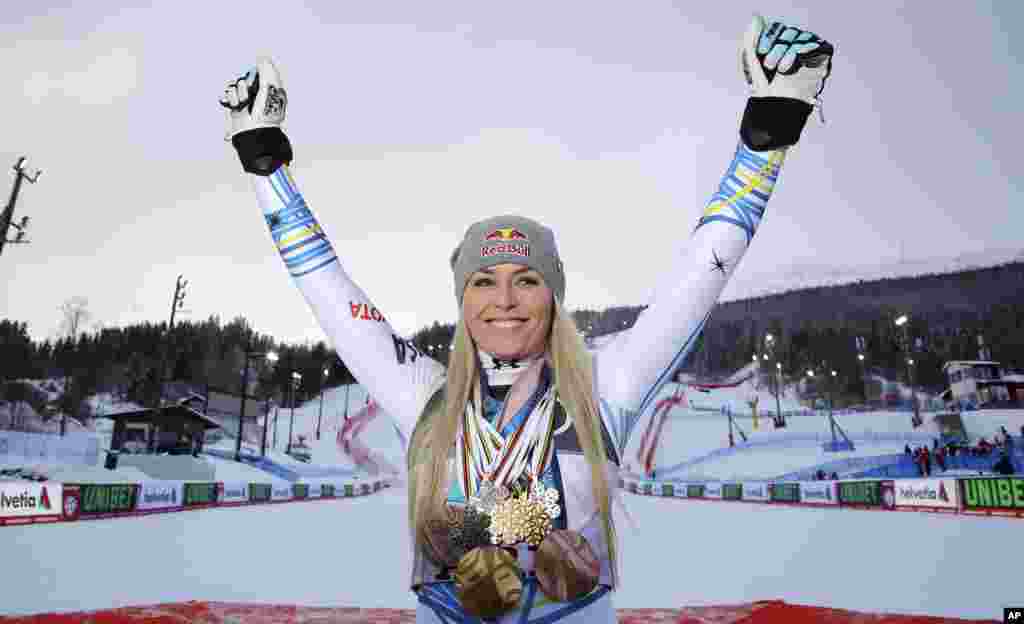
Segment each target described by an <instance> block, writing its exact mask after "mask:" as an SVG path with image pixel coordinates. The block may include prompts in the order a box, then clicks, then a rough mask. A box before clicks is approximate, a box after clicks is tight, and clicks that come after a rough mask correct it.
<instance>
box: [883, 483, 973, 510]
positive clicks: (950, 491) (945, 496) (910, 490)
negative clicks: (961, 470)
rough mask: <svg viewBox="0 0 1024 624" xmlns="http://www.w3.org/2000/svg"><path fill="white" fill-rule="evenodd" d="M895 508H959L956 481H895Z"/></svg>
mask: <svg viewBox="0 0 1024 624" xmlns="http://www.w3.org/2000/svg"><path fill="white" fill-rule="evenodd" d="M896 506H897V507H941V508H943V509H957V508H958V507H959V506H960V499H959V492H957V487H956V479H907V480H905V481H896Z"/></svg>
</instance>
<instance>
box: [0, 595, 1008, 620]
mask: <svg viewBox="0 0 1024 624" xmlns="http://www.w3.org/2000/svg"><path fill="white" fill-rule="evenodd" d="M415 620H416V617H415V613H414V612H413V611H412V610H410V609H359V608H346V607H297V606H287V605H251V604H235V603H224V602H185V603H176V604H162V605H155V606H146V607H124V608H120V609H109V610H104V611H91V612H88V613H85V612H80V613H59V614H58V613H52V614H41V615H29V616H17V617H0V624H142V623H151V624H184V623H193V624H237V623H240V622H244V623H245V624H300V623H313V622H315V623H317V624H356V623H360V624H363V623H365V624H414V622H415ZM618 620H619V623H620V624H669V623H671V624H810V623H814V624H941V623H950V622H980V621H983V620H960V619H954V618H940V617H925V616H915V615H892V614H879V613H858V612H855V611H845V610H840V609H827V608H823V607H812V606H802V605H792V604H787V603H785V602H782V601H780V600H771V601H764V602H754V603H751V604H744V605H734V606H713V607H683V608H680V609H619V611H618ZM984 621H986V622H995V621H996V620H984Z"/></svg>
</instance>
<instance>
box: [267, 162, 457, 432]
mask: <svg viewBox="0 0 1024 624" xmlns="http://www.w3.org/2000/svg"><path fill="white" fill-rule="evenodd" d="M249 177H250V179H251V181H252V185H253V187H254V189H255V190H256V196H257V198H258V200H259V204H260V208H261V209H262V211H263V217H264V221H265V222H266V224H267V227H268V228H269V230H270V236H271V238H272V239H273V241H274V245H275V247H276V248H277V251H278V253H279V254H280V255H281V259H282V260H283V261H284V264H285V267H286V268H287V269H288V273H289V274H290V275H291V277H292V279H293V280H294V282H295V285H296V286H297V287H298V289H299V291H300V292H301V293H302V295H303V296H304V297H305V298H306V303H307V304H308V305H309V307H310V309H311V310H312V311H313V314H314V316H315V317H316V318H317V320H318V321H319V322H320V326H321V327H322V328H323V330H324V333H326V334H327V336H328V338H329V340H330V342H331V345H332V346H333V347H334V349H335V350H336V351H337V353H338V356H339V357H340V358H341V359H342V361H343V362H344V363H345V366H347V367H348V369H349V370H350V371H351V372H352V375H353V376H354V377H355V378H356V380H357V381H358V382H359V383H360V384H361V385H362V386H363V387H365V388H366V390H367V391H368V392H369V394H370V396H372V397H374V399H376V400H377V401H378V402H379V403H380V404H381V406H382V407H383V408H384V411H386V412H387V413H388V414H391V415H392V417H393V418H394V419H395V420H396V421H397V422H396V424H397V425H398V428H399V430H400V431H401V433H402V434H403V435H404V438H405V439H406V440H408V439H410V437H411V436H412V430H413V428H414V427H415V425H416V420H417V418H418V417H419V415H420V412H421V411H422V410H423V407H424V406H425V405H426V403H427V400H428V399H429V398H430V396H431V395H432V394H433V392H434V391H435V390H436V389H437V388H438V387H440V385H441V384H442V383H443V382H444V372H445V371H444V367H443V366H441V364H440V363H438V362H437V361H436V360H434V359H432V358H430V357H427V356H426V355H424V354H423V352H421V351H420V350H419V349H417V348H416V347H414V346H413V345H412V343H411V342H407V341H405V340H403V339H401V338H400V337H398V336H397V335H396V334H395V332H394V330H393V329H392V328H391V325H390V323H388V321H387V319H386V318H385V317H384V316H383V315H382V314H381V312H380V310H379V309H378V308H377V307H376V306H374V305H373V302H371V301H370V298H369V297H367V296H366V293H364V292H363V291H362V290H361V289H360V288H359V287H358V286H357V285H356V284H355V283H354V282H353V281H352V279H351V278H350V277H349V276H348V274H347V273H346V272H345V270H344V269H343V268H342V266H341V262H340V260H339V259H338V255H337V253H336V252H335V250H334V247H333V246H332V245H331V242H330V241H329V240H328V239H327V236H326V234H324V231H323V228H322V227H321V226H320V224H319V223H317V221H316V218H315V217H314V216H313V212H312V211H311V210H310V209H309V207H308V206H307V205H306V201H305V199H304V198H303V197H302V194H301V193H299V190H298V187H297V186H296V184H295V180H294V179H293V178H292V175H291V172H290V171H289V170H288V165H281V166H280V167H278V168H277V170H276V171H274V172H273V173H272V174H270V175H266V176H264V175H250V176H249Z"/></svg>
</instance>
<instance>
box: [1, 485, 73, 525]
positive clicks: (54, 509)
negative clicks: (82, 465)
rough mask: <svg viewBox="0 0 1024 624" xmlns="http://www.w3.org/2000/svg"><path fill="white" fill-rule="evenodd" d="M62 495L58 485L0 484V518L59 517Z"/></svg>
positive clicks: (62, 491)
mask: <svg viewBox="0 0 1024 624" xmlns="http://www.w3.org/2000/svg"><path fill="white" fill-rule="evenodd" d="M63 494H64V487H63V486H62V485H61V484H59V483H30V482H27V481H25V482H21V481H7V482H0V518H26V517H29V516H59V515H61V513H62V510H63Z"/></svg>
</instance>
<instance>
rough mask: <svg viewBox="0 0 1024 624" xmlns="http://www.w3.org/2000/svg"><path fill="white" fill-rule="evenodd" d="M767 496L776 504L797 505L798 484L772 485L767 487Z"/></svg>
mask: <svg viewBox="0 0 1024 624" xmlns="http://www.w3.org/2000/svg"><path fill="white" fill-rule="evenodd" d="M768 496H769V498H771V499H772V501H774V502H776V503H799V502H800V484H799V483H772V484H770V485H769V486H768Z"/></svg>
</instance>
